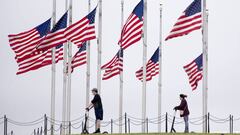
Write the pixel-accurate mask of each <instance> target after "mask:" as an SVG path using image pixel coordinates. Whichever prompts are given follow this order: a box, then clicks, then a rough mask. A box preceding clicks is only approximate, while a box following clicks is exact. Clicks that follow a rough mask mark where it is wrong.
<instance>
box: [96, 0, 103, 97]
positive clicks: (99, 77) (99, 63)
mask: <svg viewBox="0 0 240 135" xmlns="http://www.w3.org/2000/svg"><path fill="white" fill-rule="evenodd" d="M98 16H99V18H98V19H99V20H98V59H97V89H98V92H99V94H101V64H102V0H99V12H98Z"/></svg>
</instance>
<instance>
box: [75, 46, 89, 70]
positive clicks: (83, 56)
mask: <svg viewBox="0 0 240 135" xmlns="http://www.w3.org/2000/svg"><path fill="white" fill-rule="evenodd" d="M86 45H87V44H86V42H84V43H83V45H82V46H81V47H80V48H79V50H78V51H77V52H76V54H75V55H74V56H73V58H72V72H73V70H74V68H76V67H79V66H81V65H84V64H86V63H87V52H86Z"/></svg>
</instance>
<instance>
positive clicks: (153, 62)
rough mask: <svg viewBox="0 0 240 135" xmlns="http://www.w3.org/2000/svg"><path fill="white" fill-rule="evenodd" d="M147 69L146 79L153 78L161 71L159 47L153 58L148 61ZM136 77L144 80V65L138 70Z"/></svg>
mask: <svg viewBox="0 0 240 135" xmlns="http://www.w3.org/2000/svg"><path fill="white" fill-rule="evenodd" d="M146 69H147V70H146V71H147V74H146V81H150V80H152V78H153V77H154V76H156V75H157V74H158V73H159V48H157V50H156V51H155V52H154V54H153V55H152V57H151V59H150V60H149V61H148V62H147V65H146ZM136 77H137V78H138V79H139V80H141V81H142V80H143V67H141V68H140V69H139V70H138V71H136Z"/></svg>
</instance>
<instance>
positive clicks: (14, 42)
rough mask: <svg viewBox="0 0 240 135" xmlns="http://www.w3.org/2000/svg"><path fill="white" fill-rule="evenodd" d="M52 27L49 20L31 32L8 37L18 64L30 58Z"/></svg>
mask: <svg viewBox="0 0 240 135" xmlns="http://www.w3.org/2000/svg"><path fill="white" fill-rule="evenodd" d="M50 25H51V19H48V20H47V21H45V22H44V23H42V24H40V25H39V26H37V27H35V28H33V29H31V30H28V31H25V32H21V33H19V34H10V35H8V38H9V44H10V47H11V48H12V50H13V51H14V52H15V54H16V56H15V59H16V61H17V62H21V61H23V60H24V59H27V58H29V57H30V55H31V54H32V51H33V50H34V49H35V47H36V45H37V44H38V43H39V42H40V41H41V39H42V38H43V37H44V36H46V35H47V33H48V32H49V31H50Z"/></svg>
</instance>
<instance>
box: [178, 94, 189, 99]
mask: <svg viewBox="0 0 240 135" xmlns="http://www.w3.org/2000/svg"><path fill="white" fill-rule="evenodd" d="M179 97H180V100H182V99H185V98H186V97H187V95H185V94H180V95H179Z"/></svg>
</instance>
